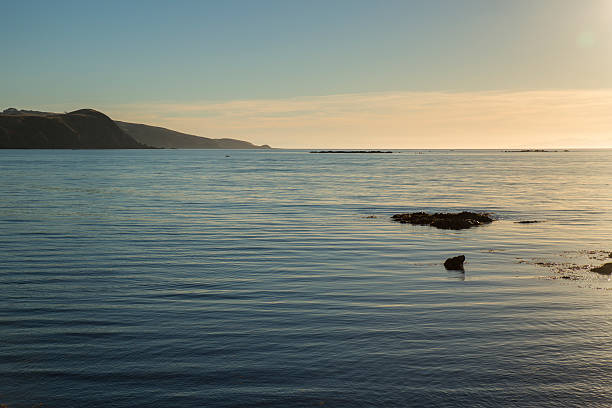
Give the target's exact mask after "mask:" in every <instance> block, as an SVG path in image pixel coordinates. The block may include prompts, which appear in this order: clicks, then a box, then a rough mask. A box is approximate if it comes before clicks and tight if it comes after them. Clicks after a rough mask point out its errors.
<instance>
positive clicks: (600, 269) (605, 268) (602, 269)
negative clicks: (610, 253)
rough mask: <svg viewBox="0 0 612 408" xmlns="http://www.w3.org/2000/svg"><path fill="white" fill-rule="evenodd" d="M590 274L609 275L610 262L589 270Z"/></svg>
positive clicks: (610, 270) (611, 267)
mask: <svg viewBox="0 0 612 408" xmlns="http://www.w3.org/2000/svg"><path fill="white" fill-rule="evenodd" d="M591 272H597V273H601V274H602V275H610V274H612V262H608V263H607V264H603V265H602V266H600V267H598V268H593V269H591Z"/></svg>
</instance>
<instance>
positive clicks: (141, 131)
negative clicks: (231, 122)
mask: <svg viewBox="0 0 612 408" xmlns="http://www.w3.org/2000/svg"><path fill="white" fill-rule="evenodd" d="M115 123H117V125H118V126H119V127H120V128H121V129H122V130H123V131H124V132H125V133H127V134H128V135H130V136H132V137H133V138H134V139H135V140H137V141H138V142H140V143H142V144H146V145H148V146H152V147H159V148H176V149H269V148H270V146H268V145H262V146H257V145H254V144H252V143H250V142H245V141H243V140H236V139H210V138H207V137H202V136H195V135H189V134H186V133H181V132H177V131H174V130H170V129H166V128H162V127H157V126H149V125H143V124H138V123H129V122H120V121H115Z"/></svg>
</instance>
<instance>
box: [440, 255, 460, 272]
mask: <svg viewBox="0 0 612 408" xmlns="http://www.w3.org/2000/svg"><path fill="white" fill-rule="evenodd" d="M464 262H465V255H459V256H455V257H453V258H448V259H447V260H446V261H444V267H445V268H446V269H448V270H451V271H462V270H463V263H464Z"/></svg>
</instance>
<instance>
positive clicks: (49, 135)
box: [0, 109, 148, 149]
mask: <svg viewBox="0 0 612 408" xmlns="http://www.w3.org/2000/svg"><path fill="white" fill-rule="evenodd" d="M147 147H148V146H146V145H144V144H141V143H139V142H137V141H136V140H135V139H134V138H132V137H131V136H129V135H127V134H126V133H125V132H124V131H123V130H121V129H120V128H119V126H117V124H116V123H115V122H114V121H113V120H112V119H111V118H109V117H108V116H106V115H105V114H103V113H101V112H98V111H96V110H93V109H79V110H76V111H74V112H69V113H63V114H60V113H47V112H35V111H18V110H16V109H7V110H6V111H5V112H4V113H1V114H0V148H2V149H142V148H147Z"/></svg>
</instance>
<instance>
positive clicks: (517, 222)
mask: <svg viewBox="0 0 612 408" xmlns="http://www.w3.org/2000/svg"><path fill="white" fill-rule="evenodd" d="M540 222H542V221H538V220H524V221H516V222H515V224H538V223H540Z"/></svg>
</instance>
